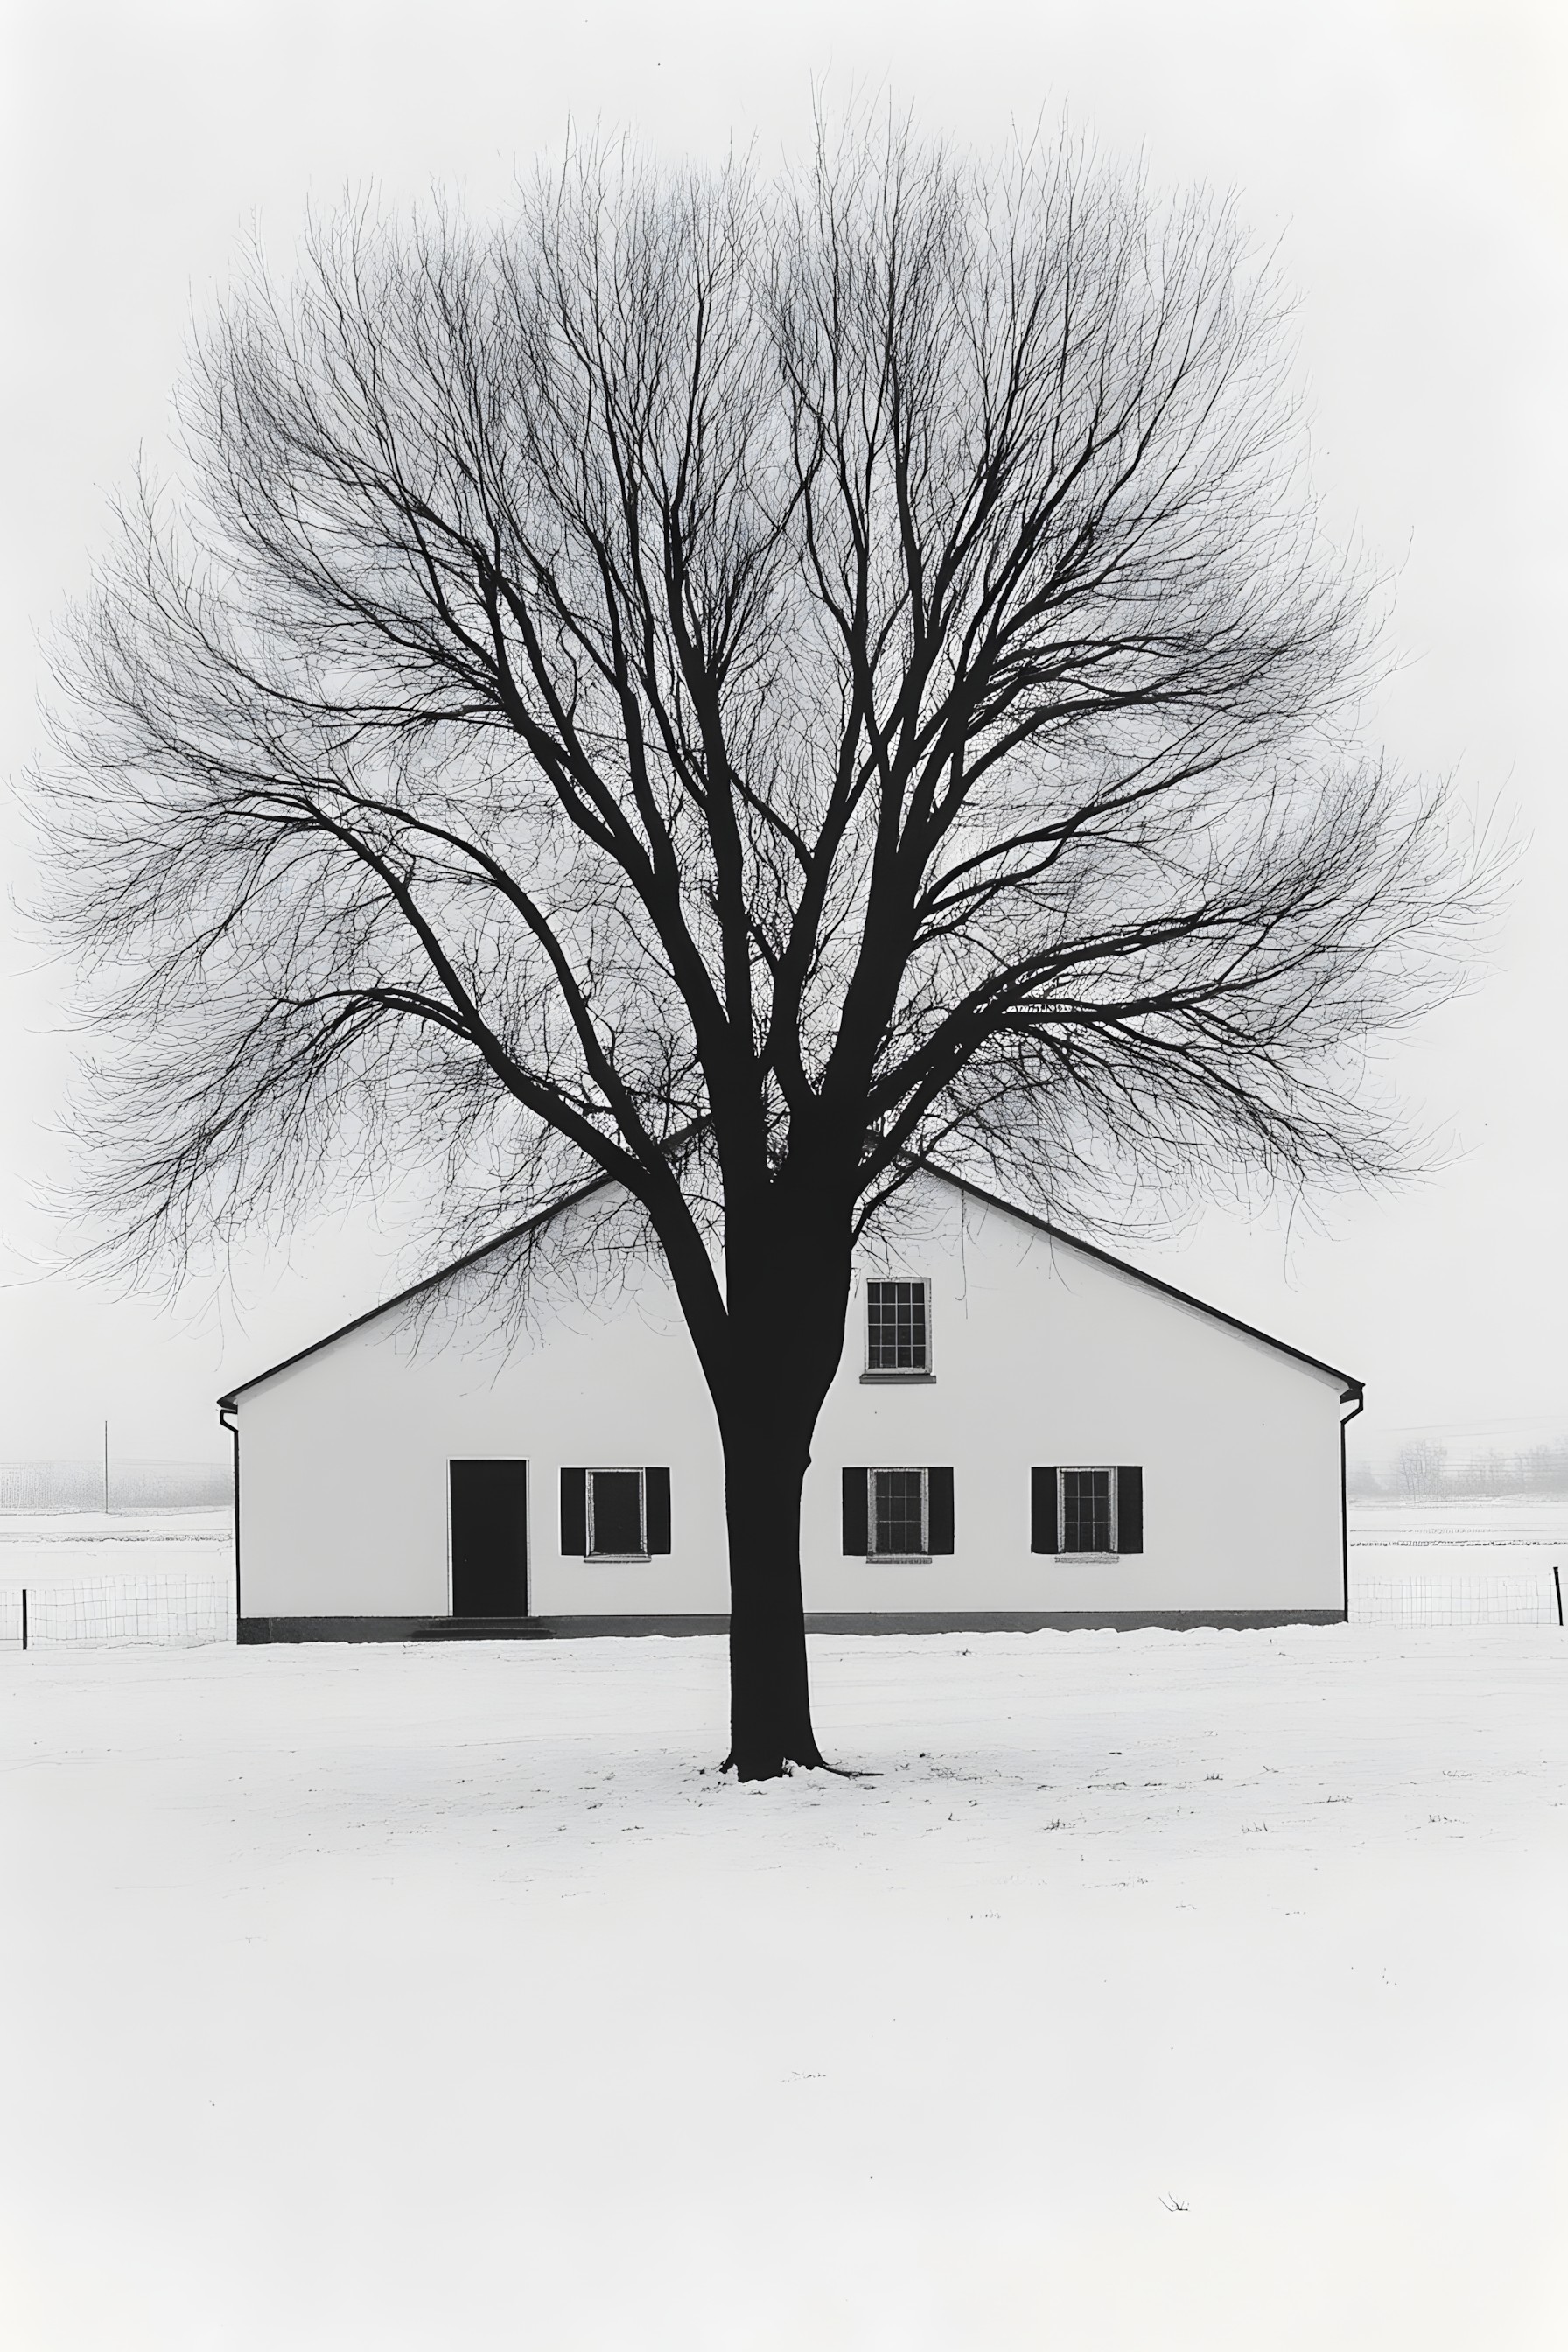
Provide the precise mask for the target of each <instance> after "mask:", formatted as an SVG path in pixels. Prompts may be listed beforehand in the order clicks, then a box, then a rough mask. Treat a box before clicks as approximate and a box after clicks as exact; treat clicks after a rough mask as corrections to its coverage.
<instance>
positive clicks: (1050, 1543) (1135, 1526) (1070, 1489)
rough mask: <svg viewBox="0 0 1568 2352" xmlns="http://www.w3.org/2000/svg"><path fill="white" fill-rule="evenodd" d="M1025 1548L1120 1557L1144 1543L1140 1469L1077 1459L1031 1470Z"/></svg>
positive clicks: (1069, 1555) (1088, 1556) (1065, 1556)
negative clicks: (1027, 1538) (1042, 1468)
mask: <svg viewBox="0 0 1568 2352" xmlns="http://www.w3.org/2000/svg"><path fill="white" fill-rule="evenodd" d="M1029 1478H1030V1495H1029V1516H1030V1528H1029V1549H1031V1551H1042V1552H1049V1553H1051V1554H1053V1555H1054V1556H1055V1557H1056V1558H1057V1559H1069V1558H1070V1559H1126V1558H1127V1557H1128V1556H1129V1555H1130V1554H1131V1553H1135V1552H1141V1551H1142V1549H1143V1472H1142V1467H1141V1465H1139V1464H1137V1463H1135V1462H1123V1463H1121V1464H1119V1465H1117V1466H1115V1467H1114V1468H1110V1467H1102V1466H1100V1465H1088V1464H1084V1465H1079V1464H1077V1463H1072V1464H1068V1465H1057V1466H1056V1467H1054V1468H1051V1469H1047V1470H1034V1471H1031V1472H1030V1474H1029Z"/></svg>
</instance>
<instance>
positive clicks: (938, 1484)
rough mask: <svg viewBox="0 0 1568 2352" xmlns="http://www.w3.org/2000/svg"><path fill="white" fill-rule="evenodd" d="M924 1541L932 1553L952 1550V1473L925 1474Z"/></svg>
mask: <svg viewBox="0 0 1568 2352" xmlns="http://www.w3.org/2000/svg"><path fill="white" fill-rule="evenodd" d="M926 1541H927V1543H928V1544H929V1545H930V1547H931V1550H932V1551H933V1552H939V1551H951V1550H952V1471H951V1470H928V1471H927V1472H926Z"/></svg>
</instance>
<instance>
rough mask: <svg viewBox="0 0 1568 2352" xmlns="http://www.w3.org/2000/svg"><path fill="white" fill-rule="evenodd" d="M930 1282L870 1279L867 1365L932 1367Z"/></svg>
mask: <svg viewBox="0 0 1568 2352" xmlns="http://www.w3.org/2000/svg"><path fill="white" fill-rule="evenodd" d="M926 1324H927V1318H926V1286H925V1284H924V1283H923V1282H868V1284H867V1286H866V1369H867V1370H868V1371H872V1372H923V1371H925V1370H928V1369H929V1364H928V1359H929V1356H930V1348H929V1345H928V1335H927V1328H926Z"/></svg>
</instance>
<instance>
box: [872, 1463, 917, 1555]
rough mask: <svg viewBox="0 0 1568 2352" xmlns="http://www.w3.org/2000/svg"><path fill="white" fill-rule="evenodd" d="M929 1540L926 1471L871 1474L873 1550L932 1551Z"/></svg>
mask: <svg viewBox="0 0 1568 2352" xmlns="http://www.w3.org/2000/svg"><path fill="white" fill-rule="evenodd" d="M871 1549H872V1551H873V1553H876V1554H885V1553H889V1552H892V1553H910V1552H912V1553H915V1554H916V1555H917V1556H923V1554H925V1553H926V1552H928V1551H929V1550H930V1549H931V1547H930V1544H929V1543H928V1542H927V1540H926V1474H925V1472H924V1471H923V1470H873V1471H872V1473H871Z"/></svg>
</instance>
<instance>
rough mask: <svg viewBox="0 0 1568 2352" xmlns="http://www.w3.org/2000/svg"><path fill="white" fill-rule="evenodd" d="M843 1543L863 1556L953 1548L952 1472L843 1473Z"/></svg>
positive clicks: (911, 1555)
mask: <svg viewBox="0 0 1568 2352" xmlns="http://www.w3.org/2000/svg"><path fill="white" fill-rule="evenodd" d="M844 1549H845V1552H846V1554H847V1555H853V1556H855V1557H857V1558H858V1559H889V1560H897V1559H906V1560H921V1559H935V1558H936V1557H937V1555H938V1554H939V1553H943V1552H951V1551H952V1470H951V1469H946V1468H943V1469H930V1470H916V1469H910V1468H905V1467H903V1466H901V1465H900V1466H899V1467H897V1468H891V1469H887V1470H846V1471H845V1473H844Z"/></svg>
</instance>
